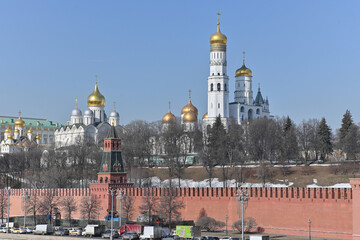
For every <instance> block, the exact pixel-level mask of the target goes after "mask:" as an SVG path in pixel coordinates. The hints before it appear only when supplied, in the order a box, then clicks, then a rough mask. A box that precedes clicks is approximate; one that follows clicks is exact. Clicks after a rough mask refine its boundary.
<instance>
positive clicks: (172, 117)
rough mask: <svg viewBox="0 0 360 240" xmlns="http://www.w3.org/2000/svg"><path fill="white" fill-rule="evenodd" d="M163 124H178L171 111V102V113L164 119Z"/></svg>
mask: <svg viewBox="0 0 360 240" xmlns="http://www.w3.org/2000/svg"><path fill="white" fill-rule="evenodd" d="M162 122H163V123H170V122H176V117H175V115H174V114H172V113H171V111H170V102H169V111H168V112H167V113H166V114H165V115H164V116H163V118H162Z"/></svg>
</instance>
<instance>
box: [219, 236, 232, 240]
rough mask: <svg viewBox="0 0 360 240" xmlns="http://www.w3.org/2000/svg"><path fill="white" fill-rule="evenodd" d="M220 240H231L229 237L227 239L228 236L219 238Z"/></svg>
mask: <svg viewBox="0 0 360 240" xmlns="http://www.w3.org/2000/svg"><path fill="white" fill-rule="evenodd" d="M220 240H231V237H228V236H226V237H221V238H220Z"/></svg>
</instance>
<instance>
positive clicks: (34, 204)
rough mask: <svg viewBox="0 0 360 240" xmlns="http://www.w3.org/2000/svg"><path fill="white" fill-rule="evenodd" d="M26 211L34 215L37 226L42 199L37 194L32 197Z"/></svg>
mask: <svg viewBox="0 0 360 240" xmlns="http://www.w3.org/2000/svg"><path fill="white" fill-rule="evenodd" d="M26 211H27V213H30V214H32V215H33V219H34V223H35V225H36V215H37V214H38V212H40V197H39V196H38V195H37V194H36V193H34V194H32V195H31V196H30V199H29V203H28V205H27V208H26Z"/></svg>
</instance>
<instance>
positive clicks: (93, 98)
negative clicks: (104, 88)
mask: <svg viewBox="0 0 360 240" xmlns="http://www.w3.org/2000/svg"><path fill="white" fill-rule="evenodd" d="M87 103H88V106H89V107H103V106H105V97H104V96H103V95H102V94H101V93H100V91H99V88H98V85H97V82H96V84H95V89H94V91H93V92H92V93H91V94H90V95H89V97H88V99H87Z"/></svg>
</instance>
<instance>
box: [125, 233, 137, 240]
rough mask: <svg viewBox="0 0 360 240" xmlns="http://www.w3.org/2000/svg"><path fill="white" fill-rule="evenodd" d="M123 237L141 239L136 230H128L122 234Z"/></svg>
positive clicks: (133, 239)
mask: <svg viewBox="0 0 360 240" xmlns="http://www.w3.org/2000/svg"><path fill="white" fill-rule="evenodd" d="M121 238H122V239H129V240H135V239H139V235H138V234H137V233H136V232H128V233H124V234H123V235H121Z"/></svg>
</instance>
